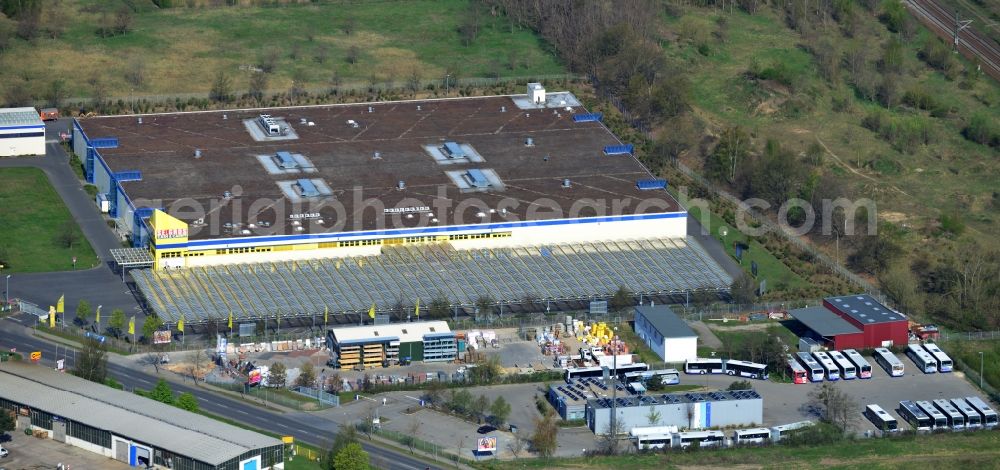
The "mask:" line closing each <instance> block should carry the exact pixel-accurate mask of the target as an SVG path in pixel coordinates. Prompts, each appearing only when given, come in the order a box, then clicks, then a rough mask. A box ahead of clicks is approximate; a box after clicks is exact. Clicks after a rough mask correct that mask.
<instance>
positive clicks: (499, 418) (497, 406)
mask: <svg viewBox="0 0 1000 470" xmlns="http://www.w3.org/2000/svg"><path fill="white" fill-rule="evenodd" d="M490 415H492V416H493V423H494V424H496V425H497V426H499V425H501V424H503V423H505V422H507V417H508V416H510V403H507V400H506V399H504V397H503V396H502V395H501V396H499V397H497V399H496V400H493V404H492V405H490Z"/></svg>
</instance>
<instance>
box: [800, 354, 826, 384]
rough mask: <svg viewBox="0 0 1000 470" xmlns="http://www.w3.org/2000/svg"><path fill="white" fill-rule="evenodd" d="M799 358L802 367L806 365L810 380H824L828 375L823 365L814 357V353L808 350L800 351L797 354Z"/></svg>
mask: <svg viewBox="0 0 1000 470" xmlns="http://www.w3.org/2000/svg"><path fill="white" fill-rule="evenodd" d="M795 356H796V357H798V358H799V363H800V364H802V367H805V368H806V370H808V371H809V380H810V381H812V382H822V381H823V377H825V376H826V371H825V370H823V366H821V365H820V363H818V362H816V359H813V357H812V355H811V354H809V353H807V352H799V353H796V354H795Z"/></svg>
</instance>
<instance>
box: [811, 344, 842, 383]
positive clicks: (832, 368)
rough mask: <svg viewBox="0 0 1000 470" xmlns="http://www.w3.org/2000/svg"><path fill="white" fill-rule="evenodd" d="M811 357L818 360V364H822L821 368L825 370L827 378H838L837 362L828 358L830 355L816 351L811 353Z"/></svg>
mask: <svg viewBox="0 0 1000 470" xmlns="http://www.w3.org/2000/svg"><path fill="white" fill-rule="evenodd" d="M813 357H815V358H816V361H818V362H819V365H821V366H823V370H824V371H825V372H826V379H827V380H831V381H833V380H840V368H839V367H837V364H836V363H834V362H833V359H830V355H829V354H827V353H825V352H823V351H816V352H814V353H813Z"/></svg>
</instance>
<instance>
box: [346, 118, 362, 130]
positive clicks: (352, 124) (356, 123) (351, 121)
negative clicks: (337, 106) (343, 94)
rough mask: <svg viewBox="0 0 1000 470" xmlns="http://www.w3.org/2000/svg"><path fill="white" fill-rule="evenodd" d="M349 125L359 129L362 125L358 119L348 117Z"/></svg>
mask: <svg viewBox="0 0 1000 470" xmlns="http://www.w3.org/2000/svg"><path fill="white" fill-rule="evenodd" d="M347 126H348V127H353V128H355V129H357V128H358V127H360V126H359V125H358V121H355V120H354V119H348V120H347Z"/></svg>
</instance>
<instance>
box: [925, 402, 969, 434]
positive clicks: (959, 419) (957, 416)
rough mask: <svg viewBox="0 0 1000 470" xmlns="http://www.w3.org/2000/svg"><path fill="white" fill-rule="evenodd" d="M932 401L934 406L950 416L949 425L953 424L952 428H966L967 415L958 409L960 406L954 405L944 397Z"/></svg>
mask: <svg viewBox="0 0 1000 470" xmlns="http://www.w3.org/2000/svg"><path fill="white" fill-rule="evenodd" d="M931 403H934V407H935V408H937V409H938V411H940V412H941V413H943V414H944V415H945V416H946V417H947V418H948V426H951V428H952V429H955V430H959V429H964V428H965V415H963V414H962V412H961V411H958V408H955V407H954V406H952V404H951V402H949V401H948V400H945V399H943V398H938V399H937V400H934V401H933V402H931Z"/></svg>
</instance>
